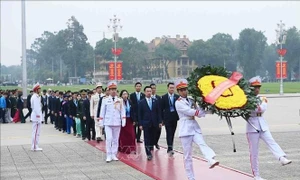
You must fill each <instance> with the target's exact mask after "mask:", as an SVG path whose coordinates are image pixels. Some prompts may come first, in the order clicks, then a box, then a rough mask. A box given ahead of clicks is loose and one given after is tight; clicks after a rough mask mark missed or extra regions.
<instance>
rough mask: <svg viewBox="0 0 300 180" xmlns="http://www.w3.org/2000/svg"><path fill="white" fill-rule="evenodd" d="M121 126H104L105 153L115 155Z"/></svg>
mask: <svg viewBox="0 0 300 180" xmlns="http://www.w3.org/2000/svg"><path fill="white" fill-rule="evenodd" d="M120 131H121V126H105V133H106V155H107V156H114V155H115V156H116V155H117V153H118V147H119V136H120Z"/></svg>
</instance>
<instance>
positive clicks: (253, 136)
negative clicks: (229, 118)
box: [246, 76, 291, 180]
mask: <svg viewBox="0 0 300 180" xmlns="http://www.w3.org/2000/svg"><path fill="white" fill-rule="evenodd" d="M249 83H250V84H251V86H253V87H260V86H261V79H260V77H258V76H256V77H253V78H251V79H250V80H249ZM259 99H260V103H259V104H258V105H257V108H256V109H255V110H254V111H252V112H251V117H250V118H249V120H248V121H249V122H250V123H251V124H252V125H254V126H255V127H256V128H257V129H258V130H259V132H257V131H256V130H255V129H254V128H253V127H252V126H251V125H250V123H247V126H246V132H247V139H248V143H249V151H250V162H251V169H252V173H253V175H254V179H255V180H263V179H262V178H261V177H260V174H259V166H258V147H259V139H262V140H263V141H264V142H265V143H266V144H267V146H268V148H269V149H270V151H271V152H272V153H273V155H274V156H275V158H276V159H277V160H279V161H280V162H281V164H282V165H286V164H289V163H291V161H290V160H288V159H286V158H285V156H286V154H285V153H284V152H283V150H282V149H281V148H280V146H279V145H278V144H277V143H276V142H275V140H274V139H273V137H272V135H271V132H270V131H269V127H268V124H267V122H266V120H265V119H264V117H263V114H264V113H265V111H266V110H267V107H268V101H267V98H266V97H259Z"/></svg>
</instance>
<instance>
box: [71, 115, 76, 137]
mask: <svg viewBox="0 0 300 180" xmlns="http://www.w3.org/2000/svg"><path fill="white" fill-rule="evenodd" d="M73 118H75V117H74V116H73ZM72 121H73V124H72V128H73V133H74V134H77V131H76V121H75V119H73V120H72Z"/></svg>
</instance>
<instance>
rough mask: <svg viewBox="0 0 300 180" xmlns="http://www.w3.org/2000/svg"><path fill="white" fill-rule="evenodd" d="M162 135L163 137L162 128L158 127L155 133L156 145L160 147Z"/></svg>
mask: <svg viewBox="0 0 300 180" xmlns="http://www.w3.org/2000/svg"><path fill="white" fill-rule="evenodd" d="M160 135H161V128H159V127H158V128H156V131H155V139H154V145H158V141H159V138H160Z"/></svg>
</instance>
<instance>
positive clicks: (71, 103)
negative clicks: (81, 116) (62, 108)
mask: <svg viewBox="0 0 300 180" xmlns="http://www.w3.org/2000/svg"><path fill="white" fill-rule="evenodd" d="M77 103H78V102H77ZM69 114H70V115H71V116H72V117H75V116H76V115H77V106H76V105H75V103H74V100H71V101H69Z"/></svg>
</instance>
